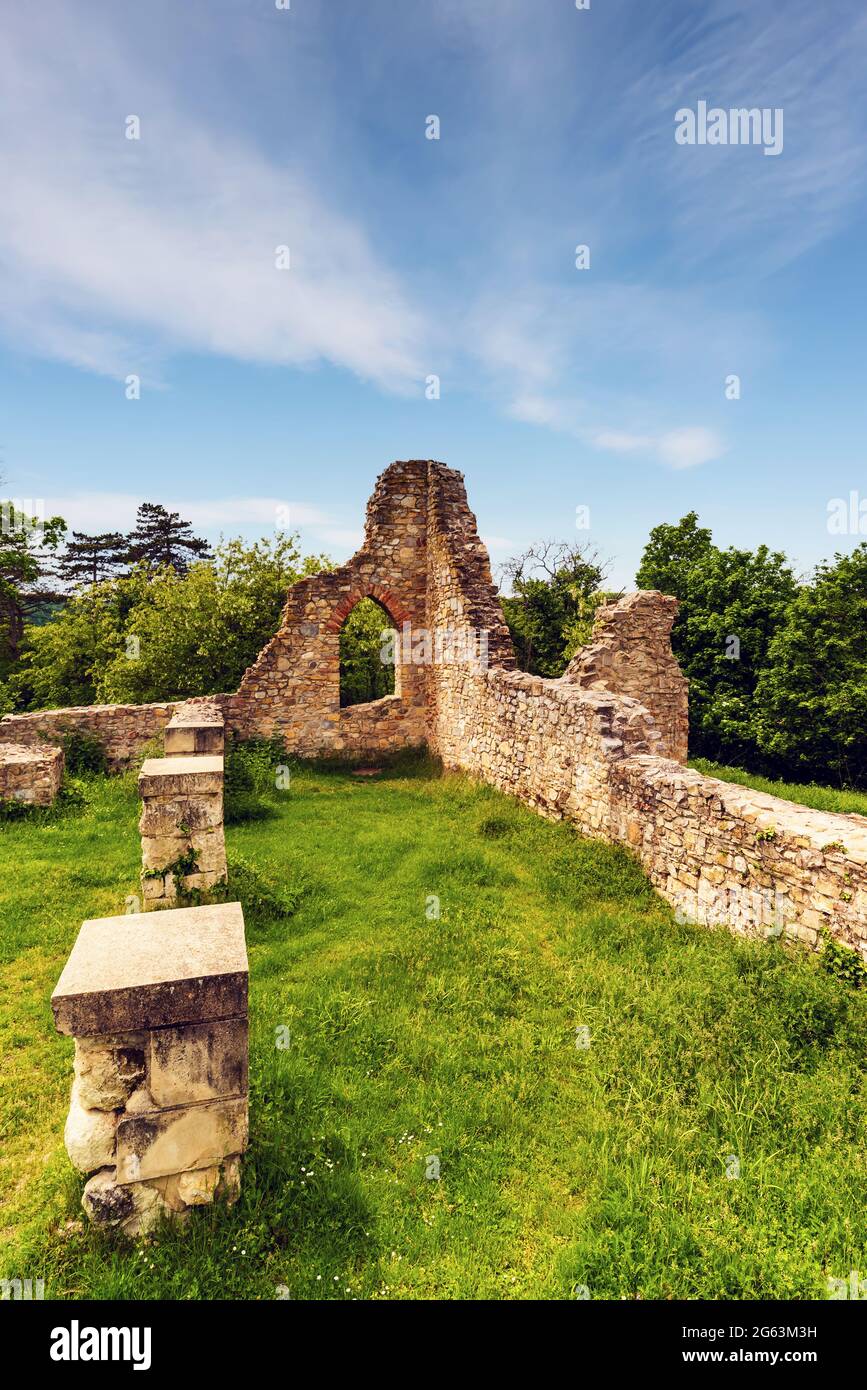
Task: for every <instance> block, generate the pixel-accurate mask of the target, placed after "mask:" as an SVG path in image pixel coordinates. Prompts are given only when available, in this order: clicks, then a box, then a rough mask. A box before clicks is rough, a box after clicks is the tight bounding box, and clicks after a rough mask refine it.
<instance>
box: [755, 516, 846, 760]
mask: <svg viewBox="0 0 867 1390" xmlns="http://www.w3.org/2000/svg"><path fill="white" fill-rule="evenodd" d="M756 726H757V734H758V741H759V746H760V747H761V748H762V749H763V750H764V751H765V752H766V753H767V754H768V755H770V756H771V757H773V758H775V759H781V760H783V761H784V762H785V763H786V764H787V765H788V766H790V767H791V768H792V769H793V771H794V772H795V774H796V775H798V776H801V777H815V778H819V779H824V778H825V777H827V774H828V771H829V770H830V772H831V773H832V774H833V776H834V777H835V778H836V779H837V780H838V781H839V782H841V783H842V784H845V785H856V786H862V787H863V786H867V544H864V543H862V544H861V545H858V546H857V547H856V548H855V550H854V551H853V552H852V553H851V554H850V555H836V556H835V557H834V560H833V562H831V563H826V564H822V565H819V566H818V568H817V569H816V571H815V574H814V576H813V580H812V582H811V583H810V584H804V585H802V586H801V588H800V589H799V590H798V593H797V595H796V597H795V598H794V600H793V602H792V603H791V604H790V606H789V609H788V612H787V613H786V617H785V621H784V622H783V623H782V624H781V626H780V627H779V629H778V631H777V632H776V634H775V636H774V638H773V640H772V641H771V643H770V648H769V653H768V664H767V666H766V668H765V670H764V671H763V672H762V674H761V677H760V679H759V682H758V685H757V688H756Z"/></svg>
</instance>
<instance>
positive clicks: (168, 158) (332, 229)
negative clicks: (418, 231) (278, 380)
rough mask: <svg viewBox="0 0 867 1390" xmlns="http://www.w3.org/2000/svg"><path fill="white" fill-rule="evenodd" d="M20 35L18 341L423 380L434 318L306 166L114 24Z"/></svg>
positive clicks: (135, 358)
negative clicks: (280, 261)
mask: <svg viewBox="0 0 867 1390" xmlns="http://www.w3.org/2000/svg"><path fill="white" fill-rule="evenodd" d="M103 13H105V12H103ZM4 30H5V31H4V35H3V36H2V39H0V118H2V123H3V125H4V126H5V127H6V129H7V131H11V130H13V129H14V131H15V138H14V140H10V139H8V138H7V139H6V140H5V141H4V143H3V146H2V152H0V179H2V183H3V188H4V215H3V217H2V219H0V287H2V303H3V306H4V307H3V310H2V314H3V320H4V322H5V327H6V331H7V334H9V335H11V336H14V337H15V339H16V341H17V343H18V345H19V346H30V347H31V348H32V349H33V350H35V351H37V352H39V353H42V354H45V355H49V356H53V357H56V358H60V359H63V360H65V361H69V362H72V363H74V364H76V365H78V366H81V367H84V368H87V369H89V370H93V371H97V372H103V373H108V374H110V375H114V376H118V377H123V376H125V375H127V374H128V373H131V372H138V373H140V374H141V373H142V369H143V368H144V374H145V375H157V374H158V372H159V363H160V361H161V359H162V357H163V355H164V354H165V353H166V352H171V351H177V350H186V351H193V352H206V353H214V354H219V355H223V356H227V357H233V358H236V359H240V360H244V361H249V362H261V363H269V364H285V365H290V366H294V367H307V366H311V365H314V364H316V363H318V362H323V361H324V362H329V363H331V364H334V365H337V366H340V367H344V368H347V369H348V370H350V371H351V372H353V373H355V374H356V375H357V376H359V377H361V378H363V379H365V380H369V381H373V382H375V383H377V384H378V385H381V386H387V387H390V388H392V389H397V390H403V389H408V388H409V387H410V386H411V385H412V384H413V383H417V382H419V381H420V379H421V377H422V365H423V363H422V358H421V350H420V343H421V340H422V337H423V323H422V318H421V316H420V314H419V312H418V311H417V309H415V308H413V307H412V306H411V304H410V302H409V299H408V297H407V295H406V293H405V291H404V288H403V286H402V284H401V282H400V280H399V279H398V277H397V276H395V275H394V274H393V273H391V272H390V271H389V270H388V269H387V268H386V267H385V266H384V264H383V263H382V262H381V260H380V259H379V258H378V256H377V254H376V251H375V249H374V248H373V247H372V246H371V244H370V242H369V240H368V239H367V237H366V235H365V231H364V228H363V226H362V224H361V223H360V222H359V221H358V220H356V219H354V218H352V217H351V216H347V215H346V214H345V213H344V212H342V211H341V210H339V209H338V208H337V207H335V206H334V205H333V203H332V202H331V201H330V200H329V199H328V198H327V196H325V195H324V193H323V192H322V190H321V189H318V188H316V187H314V186H313V185H312V184H311V182H310V180H309V177H308V175H307V173H306V172H305V171H304V170H303V169H302V168H300V167H298V166H297V164H293V163H291V162H290V161H288V160H287V161H285V162H283V161H279V160H275V159H274V158H273V157H268V156H267V155H265V154H264V153H263V152H262V151H261V150H260V149H258V148H256V147H255V146H253V145H251V144H250V143H249V141H246V140H243V139H241V138H239V137H237V136H235V135H234V134H233V133H232V131H231V130H226V129H216V128H214V126H213V125H212V124H210V123H209V122H207V121H203V120H201V119H199V118H197V114H196V109H195V105H194V104H192V103H191V104H190V105H189V106H187V107H186V108H185V107H184V106H183V105H182V104H180V103H179V102H178V101H177V100H176V94H175V93H173V92H170V91H167V90H166V89H164V88H163V87H162V86H161V85H160V83H159V81H158V80H156V79H155V78H154V76H153V74H152V73H151V72H146V71H144V70H142V69H141V68H140V67H138V66H137V65H136V63H135V60H134V55H131V54H129V53H128V52H126V51H125V50H124V48H123V46H122V44H121V42H120V41H119V39H118V38H117V33H118V30H117V29H116V28H115V29H111V28H108V29H102V30H98V31H97V30H95V29H94V27H93V26H92V25H90V24H89V23H88V22H87V18H86V16H84V15H83V14H82V13H81V12H78V13H76V14H75V15H74V16H73V15H72V14H71V13H70V11H69V10H68V9H66V8H65V7H60V6H57V5H55V4H52V3H47V4H46V5H40V6H39V7H38V9H37V8H35V7H34V8H33V9H31V8H30V7H27V9H26V10H25V9H22V10H20V11H18V12H17V13H16V14H15V15H14V16H11V15H10V16H8V17H7V23H6V24H5V26H4ZM120 32H121V33H122V30H121V31H120ZM58 53H63V55H64V57H63V61H62V62H58V61H57V54H58ZM93 73H96V74H97V80H96V81H95V82H94V81H93V79H92V74H93ZM130 111H132V112H133V113H134V114H136V115H138V117H139V118H140V121H141V138H140V140H128V139H126V138H125V127H124V121H125V117H126V116H127V115H128V114H129V113H130ZM282 245H285V246H288V247H289V251H290V268H289V269H278V268H276V265H275V253H276V248H277V247H278V246H282Z"/></svg>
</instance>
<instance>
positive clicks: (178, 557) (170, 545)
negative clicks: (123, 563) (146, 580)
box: [126, 502, 211, 574]
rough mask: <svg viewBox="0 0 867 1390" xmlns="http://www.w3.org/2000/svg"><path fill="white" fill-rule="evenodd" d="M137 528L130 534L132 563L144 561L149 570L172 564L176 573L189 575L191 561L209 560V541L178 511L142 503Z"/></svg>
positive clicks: (128, 556) (128, 540) (129, 555)
mask: <svg viewBox="0 0 867 1390" xmlns="http://www.w3.org/2000/svg"><path fill="white" fill-rule="evenodd" d="M136 523H137V524H136V528H135V530H134V531H132V532H131V533H130V535H129V536H128V537H127V544H128V547H129V548H128V551H127V555H126V559H127V561H128V563H130V564H137V563H139V562H140V561H144V563H145V564H146V565H147V567H148V569H159V567H160V566H161V565H171V567H172V569H173V570H175V572H176V573H177V574H186V572H187V570H188V569H189V565H190V560H191V559H196V560H209V559H210V558H211V552H210V549H209V547H208V543H207V541H203V540H199V539H198V538H197V537H196V536H194V535H193V534H192V526H191V524H190V522H189V521H182V520H181V518H180V515H179V514H178V512H168V511H166V509H165V507H161V506H160V505H159V504H158V503H153V502H143V503H142V505H141V506H140V507H139V509H138V513H137V515H136Z"/></svg>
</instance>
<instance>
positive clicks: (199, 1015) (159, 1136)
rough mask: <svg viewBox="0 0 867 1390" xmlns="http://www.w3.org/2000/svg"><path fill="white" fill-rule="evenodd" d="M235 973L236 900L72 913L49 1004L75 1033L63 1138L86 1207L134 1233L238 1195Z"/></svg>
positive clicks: (240, 958)
mask: <svg viewBox="0 0 867 1390" xmlns="http://www.w3.org/2000/svg"><path fill="white" fill-rule="evenodd" d="M247 985H248V965H247V952H246V946H245V943H244V918H243V913H242V911H241V905H240V903H227V904H221V905H220V906H218V907H196V908H178V909H175V910H174V911H171V912H166V913H162V914H161V915H160V916H159V918H155V917H153V916H145V915H142V914H129V915H126V916H124V917H107V918H103V919H101V920H95V921H90V922H85V923H84V924H83V926H82V928H81V931H80V932H79V934H78V938H77V940H76V942H75V945H74V947H73V949H72V953H71V955H70V957H69V960H68V961H67V963H66V966H65V968H64V970H63V974H62V975H61V977H60V980H59V981H58V983H57V987H56V989H55V991H54V994H53V996H52V1000H51V1004H52V1009H53V1011H54V1018H55V1024H56V1027H57V1030H58V1032H60V1033H65V1034H67V1035H69V1036H72V1037H74V1038H75V1063H74V1081H73V1086H72V1098H71V1103H70V1109H69V1117H68V1119H67V1122H66V1130H65V1134H64V1139H65V1143H66V1149H67V1152H68V1154H69V1157H70V1159H71V1161H72V1163H73V1165H74V1166H75V1167H76V1168H77V1169H78V1171H79V1172H80V1173H84V1174H90V1175H91V1176H90V1177H89V1180H88V1182H87V1184H86V1185H85V1188H84V1195H83V1198H82V1205H83V1207H84V1209H85V1211H86V1212H87V1215H88V1216H89V1217H90V1219H91V1220H92V1221H94V1222H96V1223H98V1224H99V1225H102V1226H109V1227H119V1228H120V1229H121V1230H122V1231H123V1232H124V1233H125V1234H127V1235H138V1234H141V1233H142V1232H146V1231H148V1230H150V1229H152V1227H153V1226H154V1225H156V1223H157V1222H158V1221H159V1219H160V1217H161V1216H163V1215H165V1216H167V1217H169V1218H172V1219H175V1220H183V1219H185V1218H186V1217H187V1216H188V1213H189V1209H190V1208H191V1207H194V1206H201V1205H203V1204H205V1203H208V1202H212V1201H213V1200H214V1198H215V1197H217V1196H225V1197H226V1198H227V1200H229V1201H233V1200H234V1199H235V1197H236V1196H237V1195H238V1192H239V1190H240V1180H241V1154H242V1153H243V1152H244V1150H245V1149H246V1147H247V1132H248V1116H247V1047H248V1044H247Z"/></svg>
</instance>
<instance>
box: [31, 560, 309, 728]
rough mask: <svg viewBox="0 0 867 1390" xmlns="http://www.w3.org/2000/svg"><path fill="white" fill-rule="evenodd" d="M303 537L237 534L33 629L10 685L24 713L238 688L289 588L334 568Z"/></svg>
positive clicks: (105, 588)
mask: <svg viewBox="0 0 867 1390" xmlns="http://www.w3.org/2000/svg"><path fill="white" fill-rule="evenodd" d="M328 567H329V561H328V560H327V559H326V558H325V557H324V556H307V557H302V555H301V553H300V550H299V547H298V537H297V536H294V535H284V534H281V535H278V536H277V537H276V538H275V539H265V540H261V541H258V542H256V543H255V544H253V545H245V544H244V543H243V542H242V541H240V540H230V541H226V542H224V543H222V544H221V545H220V546H218V547H217V550H216V553H215V556H214V559H213V560H212V561H205V560H200V561H196V562H194V563H193V564H192V565H191V566H190V568H189V571H188V572H187V573H186V574H185V575H179V574H177V573H176V571H175V570H173V569H172V568H171V567H170V566H166V567H164V568H163V569H160V570H157V571H156V572H149V571H148V570H147V569H146V567H145V566H144V565H140V566H138V567H137V568H136V569H135V570H133V571H132V573H131V574H129V575H125V576H122V577H121V578H119V579H111V580H105V581H103V582H102V583H99V584H95V585H92V586H91V587H90V588H88V589H86V590H83V591H82V592H81V593H79V594H76V595H74V596H73V597H72V598H71V599H70V600H69V602H68V603H67V605H66V607H65V608H64V610H63V612H62V613H60V614H58V615H57V616H56V617H55V618H54V619H53V620H52V621H50V622H48V623H47V624H45V626H44V627H41V628H33V627H28V629H27V639H26V643H25V647H24V649H23V651H22V656H21V661H20V663H19V666H18V668H17V669H16V670H15V672H14V673H13V674H12V676H11V677H10V679H9V681H8V682H7V691H8V693H9V695H10V697H11V698H12V700H13V701H14V705H15V708H18V709H43V708H49V707H51V706H57V705H67V704H93V703H94V702H97V703H101V702H107V703H111V702H115V701H117V702H126V701H129V702H134V703H144V702H147V701H152V700H170V699H178V698H183V697H186V696H189V695H199V694H210V693H214V692H217V691H222V690H235V689H237V687H238V684H239V683H240V680H241V677H242V676H243V674H244V671H245V670H246V668H247V667H248V666H249V665H251V664H252V662H253V661H254V660H255V659H256V657H257V655H258V654H259V652H260V650H261V648H262V647H263V646H264V645H265V643H266V642H267V641H268V639H269V638H270V637H272V636H273V634H274V632H275V631H276V630H277V627H278V626H279V622H280V613H281V609H282V607H283V603H284V601H285V598H286V590H287V589H288V588H289V586H290V584H294V583H295V581H296V580H298V579H301V578H303V577H304V575H308V574H315V573H317V572H318V571H319V570H322V569H327V568H328Z"/></svg>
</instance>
